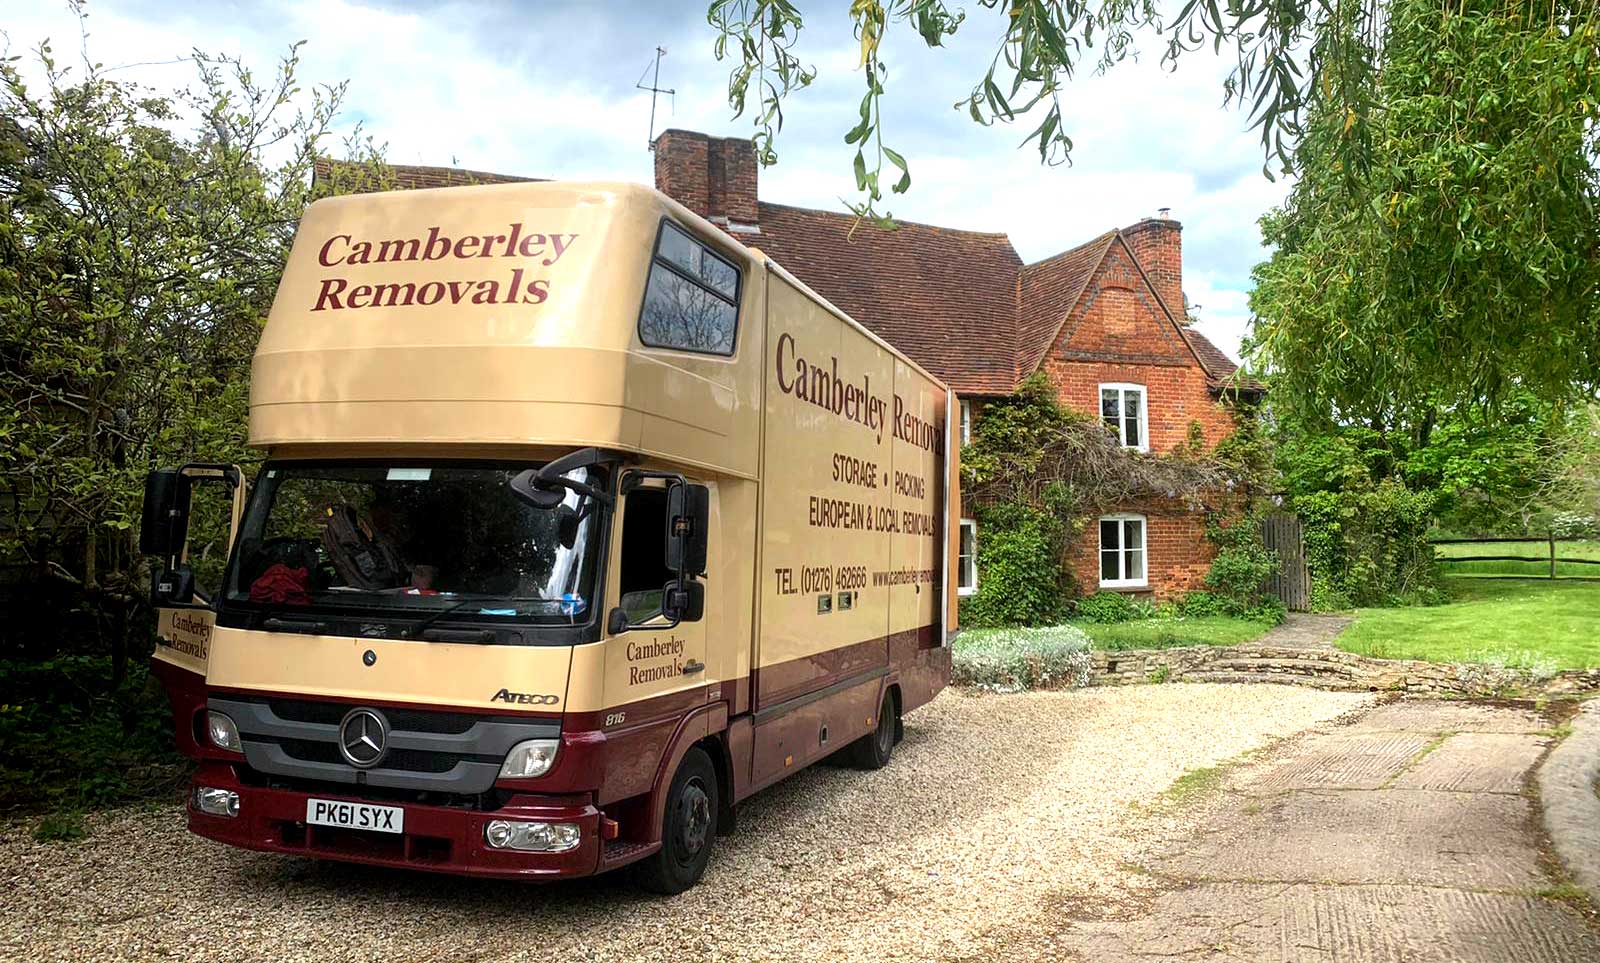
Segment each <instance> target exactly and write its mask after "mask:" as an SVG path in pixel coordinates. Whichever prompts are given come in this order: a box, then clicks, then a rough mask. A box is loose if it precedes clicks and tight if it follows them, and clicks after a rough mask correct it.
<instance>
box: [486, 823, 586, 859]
mask: <svg viewBox="0 0 1600 963" xmlns="http://www.w3.org/2000/svg"><path fill="white" fill-rule="evenodd" d="M483 841H484V842H486V843H488V844H489V848H490V849H518V850H521V851H522V852H525V853H564V852H566V851H567V850H569V849H577V848H578V844H579V843H580V842H582V841H583V833H582V831H580V830H579V829H578V824H577V823H537V822H524V821H522V820H520V819H491V820H490V821H489V823H488V825H486V826H484V827H483Z"/></svg>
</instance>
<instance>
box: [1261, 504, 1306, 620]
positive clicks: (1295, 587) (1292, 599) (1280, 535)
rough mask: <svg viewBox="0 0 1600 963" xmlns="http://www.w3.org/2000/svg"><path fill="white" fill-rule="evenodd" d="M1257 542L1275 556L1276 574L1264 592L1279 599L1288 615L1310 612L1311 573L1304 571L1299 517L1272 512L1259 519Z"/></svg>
mask: <svg viewBox="0 0 1600 963" xmlns="http://www.w3.org/2000/svg"><path fill="white" fill-rule="evenodd" d="M1261 540H1262V542H1264V543H1265V544H1266V546H1267V548H1269V549H1271V550H1273V551H1274V552H1277V553H1278V572H1277V574H1275V575H1273V576H1272V578H1270V579H1268V580H1267V591H1268V592H1270V593H1271V594H1273V595H1276V596H1277V597H1278V598H1280V599H1282V600H1283V605H1284V608H1287V609H1288V610H1289V611H1291V612H1309V611H1311V572H1310V571H1309V570H1308V569H1307V568H1306V543H1305V532H1304V530H1303V529H1302V528H1301V527H1300V517H1299V516H1298V515H1293V514H1290V513H1289V512H1273V513H1272V514H1270V515H1268V516H1267V517H1266V518H1264V519H1262V520H1261Z"/></svg>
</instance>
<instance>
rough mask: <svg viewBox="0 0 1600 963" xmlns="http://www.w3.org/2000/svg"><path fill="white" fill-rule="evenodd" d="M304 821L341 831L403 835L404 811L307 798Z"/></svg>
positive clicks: (386, 807) (393, 807)
mask: <svg viewBox="0 0 1600 963" xmlns="http://www.w3.org/2000/svg"><path fill="white" fill-rule="evenodd" d="M306 822H308V823H310V824H311V825H313V826H338V827H339V828H340V829H369V830H372V831H373V832H378V833H402V832H405V824H406V811H405V810H404V809H401V808H400V807H399V806H369V805H367V804H366V803H353V802H339V801H337V800H334V799H307V800H306Z"/></svg>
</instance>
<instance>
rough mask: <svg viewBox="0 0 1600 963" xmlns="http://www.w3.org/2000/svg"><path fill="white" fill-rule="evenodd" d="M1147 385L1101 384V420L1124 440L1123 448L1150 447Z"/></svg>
mask: <svg viewBox="0 0 1600 963" xmlns="http://www.w3.org/2000/svg"><path fill="white" fill-rule="evenodd" d="M1146 408H1147V406H1146V405H1145V391H1144V385H1129V384H1105V385H1101V386H1100V420H1101V421H1103V422H1105V425H1106V427H1107V428H1108V429H1110V431H1111V433H1112V434H1113V435H1116V436H1117V438H1118V440H1120V441H1121V442H1122V447H1124V448H1132V449H1135V450H1137V451H1149V450H1150V418H1149V412H1148V411H1146Z"/></svg>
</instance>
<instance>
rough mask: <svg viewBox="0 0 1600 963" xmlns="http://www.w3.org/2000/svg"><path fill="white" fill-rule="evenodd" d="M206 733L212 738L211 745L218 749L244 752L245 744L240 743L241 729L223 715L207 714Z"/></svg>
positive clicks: (212, 712) (210, 712)
mask: <svg viewBox="0 0 1600 963" xmlns="http://www.w3.org/2000/svg"><path fill="white" fill-rule="evenodd" d="M206 732H207V733H208V734H209V735H210V736H211V744H212V745H213V746H216V747H217V748H218V749H226V750H228V751H229V752H244V743H242V742H240V741H239V727H238V726H236V725H234V724H233V720H232V719H229V718H228V717H227V716H225V715H223V714H222V713H220V712H214V711H210V710H208V711H207V712H206Z"/></svg>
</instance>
